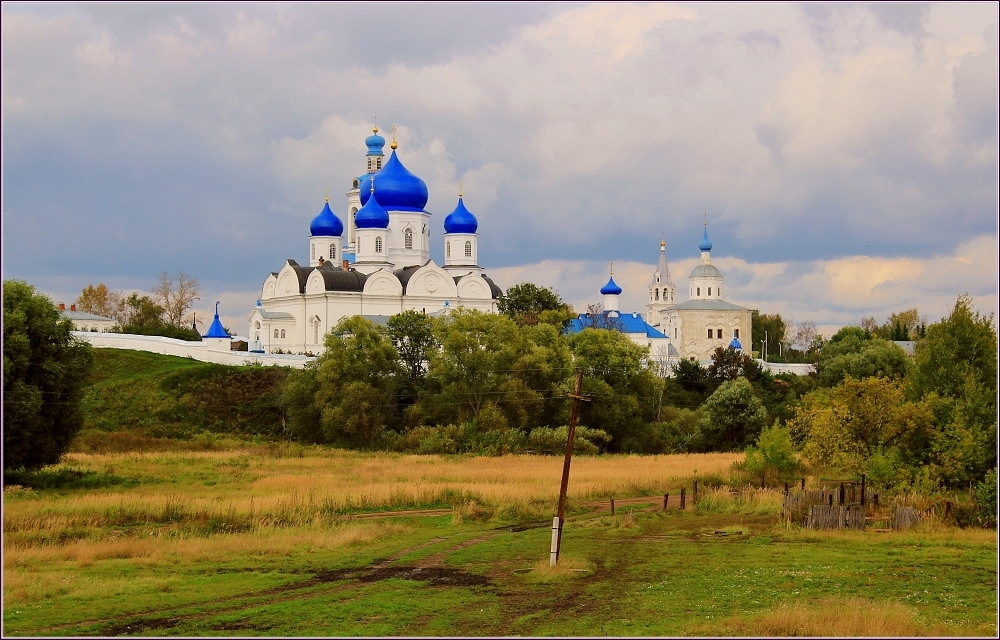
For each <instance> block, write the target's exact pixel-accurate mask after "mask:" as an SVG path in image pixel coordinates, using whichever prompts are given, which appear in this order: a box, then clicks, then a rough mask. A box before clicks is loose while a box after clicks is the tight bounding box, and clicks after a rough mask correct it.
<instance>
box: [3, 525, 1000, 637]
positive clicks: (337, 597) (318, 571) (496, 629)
mask: <svg viewBox="0 0 1000 640" xmlns="http://www.w3.org/2000/svg"><path fill="white" fill-rule="evenodd" d="M740 520H742V522H740ZM549 537H550V529H549V528H548V527H547V526H538V527H536V528H529V529H526V530H520V531H516V530H514V528H511V527H495V526H488V525H484V524H483V523H476V524H469V523H462V524H460V525H457V526H456V525H454V524H452V519H451V518H450V517H448V516H439V517H412V518H409V519H406V520H405V522H404V524H403V525H401V526H398V527H397V528H396V529H395V530H394V531H393V532H392V533H391V534H389V535H388V537H387V538H385V539H383V540H380V541H379V542H378V544H362V545H347V546H343V547H324V546H310V545H304V546H302V547H301V548H299V549H297V550H294V551H292V552H290V553H289V552H285V553H275V554H267V553H264V554H261V553H259V552H257V553H246V554H244V555H241V554H240V553H239V552H238V551H237V549H238V546H237V547H227V549H228V550H227V552H226V553H224V554H219V555H216V556H212V555H210V556H209V557H206V558H203V559H201V560H198V561H191V560H190V559H188V560H182V561H179V562H177V563H170V562H163V563H157V564H153V565H151V566H142V567H139V566H136V565H135V564H134V563H132V562H131V561H130V560H129V559H117V558H108V559H105V560H101V561H95V562H93V563H92V564H89V565H87V566H75V565H74V563H72V562H65V561H59V560H58V559H51V560H48V561H44V562H40V563H38V564H37V565H35V566H33V567H32V571H33V572H34V573H35V574H36V577H37V579H39V580H41V581H43V582H48V583H52V584H55V585H59V587H58V588H56V589H55V590H53V591H52V592H49V593H46V594H45V595H44V596H43V597H40V598H38V599H36V600H34V601H30V602H29V601H25V602H17V601H16V600H15V599H12V598H10V597H8V596H7V594H5V598H4V605H5V609H4V635H5V636H10V635H15V636H16V635H48V636H61V635H62V636H81V635H82V636H88V635H125V634H128V635H154V636H162V635H182V636H200V635H213V636H215V635H231V636H245V635H266V636H272V635H273V636H286V635H287V636H314V635H318V636H395V635H409V636H441V635H446V636H484V635H489V636H511V635H515V636H516V635H536V636H546V635H559V636H567V635H568V636H598V635H601V636H604V635H612V636H635V635H642V636H685V635H717V634H722V635H727V634H732V633H733V632H734V630H741V633H740V634H741V635H742V634H744V633H746V631H747V629H748V628H749V629H750V630H751V633H750V635H753V633H752V629H753V628H754V627H753V624H754V623H753V621H754V620H756V619H758V618H761V617H764V616H767V615H769V614H770V613H772V612H774V611H777V610H780V609H781V608H782V607H785V606H787V605H789V604H791V603H804V604H810V603H812V604H814V605H815V604H816V603H829V604H826V605H825V606H826V607H836V606H837V603H838V602H842V601H843V600H845V599H848V598H852V597H858V598H863V599H864V602H866V603H867V604H868V606H870V607H871V612H870V613H871V616H873V617H878V616H879V615H880V608H881V607H883V606H887V605H889V604H892V603H898V604H901V605H903V606H904V607H905V612H906V615H907V616H910V618H911V619H912V622H911V623H910V624H912V625H915V626H912V627H906V628H905V629H901V630H900V633H899V634H898V635H901V636H907V635H911V634H916V635H958V636H961V635H980V636H981V635H992V634H994V633H995V632H996V617H995V614H996V595H997V592H996V561H997V555H996V547H995V543H994V541H993V540H991V539H990V537H989V536H978V537H977V536H971V535H956V534H955V533H954V532H951V533H948V532H941V531H926V532H920V531H914V532H911V533H898V534H873V533H867V532H852V533H835V532H830V533H823V532H813V531H808V532H807V531H801V530H796V529H790V528H787V527H783V526H781V525H778V524H776V523H773V522H768V521H767V520H766V519H763V518H753V517H746V518H740V517H734V516H731V515H728V514H718V513H708V514H699V513H697V512H696V510H691V511H688V512H685V513H680V512H673V513H669V512H668V513H667V514H663V513H658V512H655V511H646V512H632V513H630V514H628V515H627V516H620V515H616V516H611V515H602V516H595V515H593V514H589V515H587V516H581V517H580V518H577V519H574V520H571V521H570V522H568V523H567V525H566V529H565V530H564V537H563V543H562V558H563V562H566V563H570V564H571V565H572V566H579V567H584V568H583V569H579V570H576V571H572V572H568V573H564V574H558V573H552V574H551V575H550V576H549V577H548V578H547V579H546V577H545V576H546V574H547V573H548V570H547V569H546V567H545V560H546V559H547V558H548V549H549ZM5 571H6V568H5ZM540 578H541V579H540ZM88 585H92V586H88ZM93 586H99V591H100V593H101V597H99V598H95V597H94V591H93ZM760 635H770V634H760ZM834 635H837V634H834ZM841 635H843V634H841Z"/></svg>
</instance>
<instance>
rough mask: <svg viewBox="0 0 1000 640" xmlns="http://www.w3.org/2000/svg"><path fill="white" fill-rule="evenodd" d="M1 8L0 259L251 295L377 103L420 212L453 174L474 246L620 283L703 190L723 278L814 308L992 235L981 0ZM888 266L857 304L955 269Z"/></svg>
mask: <svg viewBox="0 0 1000 640" xmlns="http://www.w3.org/2000/svg"><path fill="white" fill-rule="evenodd" d="M2 10H3V18H4V20H3V43H2V53H3V61H2V64H3V76H4V84H3V115H4V132H3V154H4V166H3V172H4V173H3V182H4V194H3V226H4V229H3V231H4V233H3V237H4V251H3V254H4V256H3V260H4V275H5V277H20V278H24V279H27V280H29V281H31V282H37V283H39V284H42V283H45V286H46V287H48V289H49V290H50V291H51V293H52V295H57V296H59V297H63V298H71V297H75V296H76V295H78V293H79V291H80V289H82V288H83V287H84V286H86V285H87V284H91V283H94V282H101V281H104V282H105V283H107V284H108V285H109V286H113V285H112V282H120V283H122V284H121V285H120V286H121V287H123V288H124V287H135V288H145V289H147V290H148V289H149V288H151V287H152V286H153V282H154V281H155V278H156V275H157V274H159V273H160V272H161V271H164V270H165V271H168V272H176V271H179V270H183V271H185V272H186V273H189V274H192V275H194V276H195V277H198V278H199V279H200V280H201V281H202V282H203V284H204V283H211V286H212V288H213V290H215V291H219V292H224V293H220V294H219V295H223V297H226V296H231V297H230V298H228V299H230V300H232V302H231V303H229V304H232V306H233V307H234V308H233V309H232V311H231V313H232V314H233V315H232V318H234V319H236V320H239V318H242V317H245V316H244V314H245V313H246V312H249V307H250V306H251V305H252V304H253V301H254V299H255V298H256V295H257V293H256V289H257V288H258V287H259V286H260V283H261V282H262V281H263V279H264V278H265V277H266V275H267V273H268V272H270V271H272V270H276V269H278V268H279V267H280V266H281V264H282V263H283V261H284V259H285V258H301V256H302V255H303V254H304V253H305V247H306V246H307V245H306V235H307V229H308V224H309V221H310V220H311V219H312V217H313V216H314V215H315V214H316V213H317V212H318V211H319V209H320V208H321V207H322V199H323V196H324V195H325V193H326V192H327V190H328V191H329V193H330V196H331V204H332V205H333V206H334V209H335V211H337V212H338V213H339V214H341V215H343V207H344V204H343V203H344V201H343V197H342V196H343V193H344V192H345V191H346V190H347V188H348V187H349V185H350V181H351V178H352V177H353V176H355V175H357V174H359V173H361V172H362V171H363V169H364V164H363V162H364V153H365V147H364V144H363V140H364V137H365V136H366V135H368V133H369V132H370V129H371V126H372V124H373V118H375V116H376V114H377V118H378V119H377V123H378V125H379V127H380V128H381V130H382V133H383V134H385V135H386V136H389V135H390V132H391V128H392V125H397V127H398V129H397V136H398V140H399V143H400V149H399V153H400V158H401V159H402V160H403V162H404V164H405V165H406V166H407V167H408V168H409V169H410V170H411V171H413V172H415V173H416V174H418V175H420V176H421V177H422V178H424V179H425V180H426V181H427V183H428V186H429V188H430V193H431V199H430V202H429V203H428V209H429V210H430V211H432V212H433V213H434V216H435V217H434V219H435V220H436V221H437V222H438V224H440V222H441V221H442V220H443V218H444V216H445V215H447V213H448V212H450V211H451V210H452V208H453V207H454V205H455V201H456V199H457V193H458V190H459V189H460V188H461V189H462V190H463V192H464V195H465V202H466V204H467V205H468V206H469V208H470V209H471V210H472V211H473V212H474V213H475V214H476V215H477V217H478V218H479V220H480V234H481V237H482V241H481V245H480V261H481V263H482V264H484V265H485V266H487V267H488V268H489V269H490V270H491V272H492V271H494V270H498V272H499V273H508V274H511V276H512V277H514V276H516V275H519V274H522V273H525V271H524V269H523V267H525V265H528V266H531V269H530V270H529V271H530V273H533V274H535V276H536V277H537V278H539V280H538V282H539V283H540V284H546V285H552V286H555V287H556V288H557V289H560V290H565V291H566V292H567V293H565V294H564V295H566V297H567V299H569V296H570V295H572V296H574V298H575V299H576V300H578V301H579V302H580V303H581V304H582V303H583V301H585V300H587V299H589V296H590V295H591V292H593V291H596V290H597V289H598V288H600V286H601V285H603V284H604V282H606V277H607V264H608V262H609V261H612V260H613V261H615V263H616V265H618V264H620V265H622V269H623V270H622V272H621V273H622V280H618V276H617V275H616V281H618V282H619V284H622V286H623V287H625V288H626V294H625V295H626V296H633V297H632V298H630V301H631V303H632V304H634V305H637V306H638V307H641V306H642V305H644V302H645V295H646V294H645V287H646V285H647V280H648V276H649V273H651V269H652V267H653V265H655V262H656V257H657V250H658V242H659V238H660V237H661V235H662V236H663V237H665V238H666V239H667V241H668V244H669V246H670V250H671V255H676V256H677V259H678V260H680V261H683V260H693V259H696V257H697V251H696V247H697V243H698V241H699V239H700V237H701V231H702V225H703V222H704V219H705V216H706V214H707V218H708V221H709V225H710V231H711V234H712V238H713V241H715V242H716V246H717V248H718V253H717V254H716V253H713V255H718V256H719V259H720V260H723V259H724V260H736V261H742V262H739V263H738V264H739V265H740V266H739V267H738V268H737V267H734V268H736V270H735V271H734V272H733V273H731V274H729V273H727V278H731V280H729V282H730V289H729V290H730V292H732V294H733V297H734V300H735V301H737V302H740V303H741V304H745V305H747V306H751V307H760V308H762V310H765V311H768V308H769V307H773V308H775V309H777V308H788V309H789V313H794V314H795V315H796V316H799V318H798V319H802V320H805V319H809V318H807V317H806V315H807V314H808V313H815V314H816V317H815V318H813V319H815V320H816V321H817V322H818V323H820V324H823V323H826V324H830V325H833V324H836V323H838V322H856V321H857V320H858V319H859V317H860V316H858V317H853V316H850V314H854V315H855V316H856V315H857V311H858V309H856V308H854V306H852V303H850V302H840V299H841V291H840V290H839V289H838V288H836V287H835V286H833V285H832V284H831V282H834V281H835V280H836V279H838V278H840V279H843V278H847V277H848V275H846V274H853V273H854V272H853V271H851V270H850V269H847V268H844V267H842V265H843V264H845V263H844V262H843V261H845V260H851V259H855V258H856V257H863V258H864V259H867V260H870V261H872V262H871V264H879V265H883V264H888V265H895V267H897V268H900V269H902V266H901V265H904V264H906V265H912V264H917V265H935V268H937V269H940V268H941V265H942V264H948V265H949V269H948V270H949V273H951V274H952V275H951V277H950V278H948V279H946V280H945V281H943V282H942V283H941V286H942V287H943V288H947V287H949V286H950V287H952V288H953V289H954V291H952V292H950V297H951V298H952V300H951V302H952V303H953V302H954V297H955V296H957V295H958V294H959V293H962V292H963V291H964V290H965V289H967V288H969V282H972V281H974V280H975V276H974V275H973V270H974V269H977V268H983V265H984V260H985V259H984V258H982V257H981V256H982V248H981V247H982V243H983V241H984V240H983V239H984V238H985V239H987V241H988V240H989V239H991V238H992V239H993V242H994V243H995V239H996V229H997V228H996V210H997V209H996V202H997V189H996V187H997V181H996V172H997V126H996V125H997V80H996V78H997V27H996V24H997V20H996V12H995V11H994V10H993V8H991V7H990V6H989V5H984V4H973V3H968V4H962V3H951V4H933V5H925V4H914V5H899V4H890V5H880V4H876V5H841V4H815V3H808V4H804V5H789V4H769V5H755V4H728V3H725V4H716V3H696V4H682V5H675V4H663V3H643V4H621V3H619V4H613V5H612V4H602V5H591V4H584V3H498V4H489V3H487V4H482V3H478V4H477V3H474V4H458V5H454V4H433V3H431V4H417V3H414V4H409V3H316V4H309V3H280V4H242V5H240V4H236V5H233V4H226V3H199V4H170V3H152V4H148V3H147V4H128V3H113V4H10V3H8V4H4V5H3V9H2ZM437 240H438V243H437V244H438V246H439V245H440V240H439V237H438V238H437ZM970 246H974V247H977V248H978V249H977V251H978V253H977V256H980V258H977V260H971V261H970V262H968V263H963V262H961V260H963V259H965V258H964V257H963V255H962V253H963V251H964V250H965V249H964V248H965V247H970ZM994 253H995V252H994ZM987 257H988V256H987ZM942 261H944V262H942ZM949 261H953V262H949ZM987 263H988V260H987ZM539 264H543V265H553V264H558V265H560V266H559V267H558V268H549V267H544V268H540V267H537V265H539ZM577 264H579V265H580V266H579V267H574V268H570V267H568V266H567V265H577ZM682 264H683V262H682ZM643 265H645V267H643ZM773 265H786V266H785V267H783V268H782V269H780V270H779V269H777V268H776V267H774V266H773ZM963 265H964V266H963ZM986 267H987V268H989V269H992V270H993V271H995V264H987V265H986ZM887 268H888V267H887ZM910 268H911V269H912V268H914V267H912V266H911V267H910ZM927 268H928V269H930V267H927ZM963 269H965V270H968V273H966V272H965V271H963ZM617 273H618V267H617V266H616V274H617ZM569 274H575V275H573V276H570V275H569ZM674 275H675V280H676V281H677V282H678V286H679V287H681V288H682V290H683V286H684V278H686V275H687V272H686V271H683V272H680V273H675V274H674ZM543 277H549V278H552V280H550V281H546V280H542V279H541V278H543ZM570 277H574V278H578V279H576V280H572V281H570V280H568V278H570ZM850 277H855V276H854V275H850ZM626 278H629V279H627V280H626ZM762 278H763V279H764V280H765V281H766V282H768V283H770V285H769V286H766V287H765V286H761V279H762ZM498 282H501V284H514V283H515V282H508V283H504V282H502V281H501V280H499V279H498ZM886 283H888V284H886ZM886 283H879V284H878V285H877V286H876V285H872V287H871V289H872V290H873V291H874V290H876V289H877V290H878V292H879V294H878V295H867V294H866V295H865V296H858V297H857V299H858V300H860V301H861V302H862V303H863V304H870V305H881V306H878V307H877V308H873V309H872V313H871V314H867V315H876V316H881V315H887V313H888V312H889V311H891V310H894V309H897V308H899V307H902V308H908V307H912V306H918V307H921V306H922V304H921V303H922V302H923V301H926V303H925V304H926V305H928V306H930V305H936V307H935V313H940V312H941V310H940V309H939V307H940V306H941V305H942V304H945V303H944V302H943V300H945V299H947V298H948V297H949V294H948V292H946V291H941V292H937V291H936V292H935V293H934V294H933V295H929V294H928V292H927V286H926V283H927V279H926V276H925V279H924V280H923V281H922V282H909V281H908V280H906V279H905V278H903V279H898V278H897V279H894V280H891V281H890V280H887V281H886ZM626 285H627V286H626ZM986 285H987V286H986V287H985V290H983V289H982V288H980V289H979V294H980V295H981V296H984V304H985V305H987V307H988V308H989V307H991V306H993V305H995V303H996V293H995V279H994V280H993V281H992V283H991V282H989V281H987V283H986ZM858 286H862V285H860V284H859V285H858ZM239 292H243V293H242V294H240V293H239ZM569 292H572V293H569ZM241 295H242V297H243V300H242V302H241V301H240V296H241ZM810 296H812V297H813V298H814V299H810ZM816 296H827V297H826V298H824V299H822V300H818V299H815V297H816ZM879 296H881V297H879ZM218 297H219V296H218V295H216V294H213V293H209V292H206V295H205V296H204V299H205V300H208V298H212V300H211V301H210V302H214V300H215V299H217V298H218ZM591 301H596V300H591ZM241 305H242V307H243V309H239V307H240V306H241ZM896 305H898V306H896ZM225 307H226V304H224V305H223V308H224V309H225ZM210 308H211V305H210V304H209V303H208V302H206V305H205V309H206V311H204V312H203V313H207V310H208V309H210ZM637 310H641V309H637ZM928 312H930V309H928ZM820 314H825V316H826V317H825V319H824V318H820V317H819V316H820ZM234 321H235V320H234ZM239 322H242V320H239Z"/></svg>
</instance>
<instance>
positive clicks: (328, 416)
mask: <svg viewBox="0 0 1000 640" xmlns="http://www.w3.org/2000/svg"><path fill="white" fill-rule="evenodd" d="M324 346H325V350H324V351H323V355H321V356H320V357H319V358H318V359H317V360H316V392H315V394H314V397H313V402H314V404H315V406H316V408H317V409H318V410H319V424H320V430H321V439H320V442H323V443H329V444H335V445H338V446H347V447H368V446H372V445H374V444H375V443H376V442H377V440H378V438H379V436H380V435H381V434H382V432H383V430H384V429H385V428H386V427H387V426H393V424H394V423H395V422H396V421H397V419H398V413H399V411H398V409H399V406H398V398H397V392H398V389H399V385H400V382H401V381H402V380H403V379H405V378H406V374H407V372H406V370H405V369H404V367H403V365H402V364H401V361H400V357H399V352H398V351H397V350H396V347H394V346H393V344H392V341H391V340H390V339H389V337H388V336H387V335H386V334H385V333H384V332H382V331H380V330H379V329H378V327H376V326H375V325H374V324H373V323H372V322H371V321H369V320H366V319H365V318H362V317H361V316H351V317H348V318H344V319H343V320H341V321H340V322H339V323H338V324H337V326H336V327H334V329H333V331H331V332H330V333H329V334H327V336H326V339H325V340H324ZM299 384H300V386H301V387H302V389H300V390H299V391H298V393H301V394H305V393H307V392H308V383H307V382H301V381H300V383H299ZM293 391H294V389H293V390H292V391H290V393H292V392H293ZM301 417H306V418H308V417H309V413H308V412H303V415H302V416H301ZM305 430H306V428H305V427H302V426H301V425H300V427H299V431H300V432H304V431H305Z"/></svg>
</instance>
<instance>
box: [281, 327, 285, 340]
mask: <svg viewBox="0 0 1000 640" xmlns="http://www.w3.org/2000/svg"><path fill="white" fill-rule="evenodd" d="M281 337H282V338H284V337H285V330H284V329H282V330H281Z"/></svg>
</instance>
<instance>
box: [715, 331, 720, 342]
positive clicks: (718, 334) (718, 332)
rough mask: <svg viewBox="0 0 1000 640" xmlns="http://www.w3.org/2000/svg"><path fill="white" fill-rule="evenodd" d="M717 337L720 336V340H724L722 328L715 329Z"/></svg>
mask: <svg viewBox="0 0 1000 640" xmlns="http://www.w3.org/2000/svg"><path fill="white" fill-rule="evenodd" d="M715 337H716V338H718V339H719V340H722V329H716V330H715Z"/></svg>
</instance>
